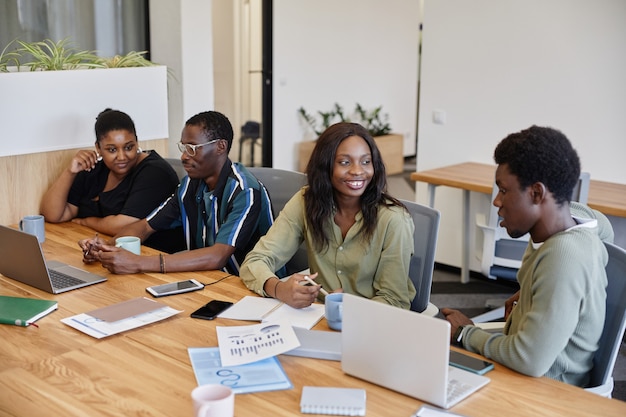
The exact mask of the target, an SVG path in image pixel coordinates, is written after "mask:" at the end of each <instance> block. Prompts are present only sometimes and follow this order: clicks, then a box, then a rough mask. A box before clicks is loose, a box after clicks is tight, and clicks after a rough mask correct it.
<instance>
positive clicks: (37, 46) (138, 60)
mask: <svg viewBox="0 0 626 417" xmlns="http://www.w3.org/2000/svg"><path fill="white" fill-rule="evenodd" d="M14 42H15V43H17V44H18V45H19V46H18V47H16V48H15V49H14V50H12V51H10V50H9V47H10V46H11V45H12V44H13V43H14ZM145 54H146V51H142V52H136V51H131V52H129V53H127V54H125V55H115V56H114V57H111V58H102V57H99V56H97V55H96V54H95V52H94V51H80V50H77V49H76V48H74V47H72V45H71V43H70V41H69V40H68V39H63V40H60V41H58V42H54V41H52V40H50V39H46V40H43V41H40V42H23V41H20V40H13V41H11V42H10V43H9V44H8V45H7V46H6V47H5V48H4V49H3V50H2V52H1V53H0V72H9V70H8V67H9V66H15V67H17V68H18V70H19V69H20V68H21V67H25V68H27V69H28V70H29V71H57V70H72V69H90V68H131V67H150V66H154V65H157V64H155V63H153V62H151V61H149V60H147V59H146V58H144V55H145ZM168 72H169V71H168Z"/></svg>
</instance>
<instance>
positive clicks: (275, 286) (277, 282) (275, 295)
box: [274, 278, 282, 299]
mask: <svg viewBox="0 0 626 417" xmlns="http://www.w3.org/2000/svg"><path fill="white" fill-rule="evenodd" d="M277 279H278V278H277ZM281 282H282V281H281V280H280V279H278V281H276V285H274V298H276V299H278V296H277V294H276V290H277V289H278V284H280V283H281Z"/></svg>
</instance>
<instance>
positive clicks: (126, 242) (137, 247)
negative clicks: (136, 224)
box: [115, 236, 141, 255]
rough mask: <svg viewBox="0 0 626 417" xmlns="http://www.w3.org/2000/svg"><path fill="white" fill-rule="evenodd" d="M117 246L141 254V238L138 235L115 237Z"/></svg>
mask: <svg viewBox="0 0 626 417" xmlns="http://www.w3.org/2000/svg"><path fill="white" fill-rule="evenodd" d="M115 246H117V247H118V248H122V249H126V250H127V251H129V252H132V253H134V254H135V255H141V239H139V238H138V237H136V236H122V237H118V238H117V239H115Z"/></svg>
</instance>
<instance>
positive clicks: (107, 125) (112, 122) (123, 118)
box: [94, 108, 137, 142]
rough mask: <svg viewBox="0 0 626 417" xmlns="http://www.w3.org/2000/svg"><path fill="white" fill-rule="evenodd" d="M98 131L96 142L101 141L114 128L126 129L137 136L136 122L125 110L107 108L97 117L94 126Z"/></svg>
mask: <svg viewBox="0 0 626 417" xmlns="http://www.w3.org/2000/svg"><path fill="white" fill-rule="evenodd" d="M94 129H95V131H96V142H100V140H102V138H104V136H105V135H106V134H107V133H109V132H110V131H112V130H126V131H128V132H130V133H132V134H133V135H134V136H135V139H136V138H137V132H136V131H135V123H134V122H133V119H131V118H130V116H129V115H127V114H126V113H124V112H123V111H119V110H113V109H110V108H106V109H104V110H102V111H101V112H100V114H98V117H96V124H95V126H94Z"/></svg>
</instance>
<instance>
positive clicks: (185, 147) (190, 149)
mask: <svg viewBox="0 0 626 417" xmlns="http://www.w3.org/2000/svg"><path fill="white" fill-rule="evenodd" d="M218 140H219V139H213V140H212V141H209V142H207V143H201V144H199V145H191V144H189V143H182V142H178V143H177V145H178V150H179V151H180V152H181V153H182V152H187V154H188V155H189V156H196V149H197V148H200V147H202V146H206V145H210V144H212V143H215V142H217V141H218Z"/></svg>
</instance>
